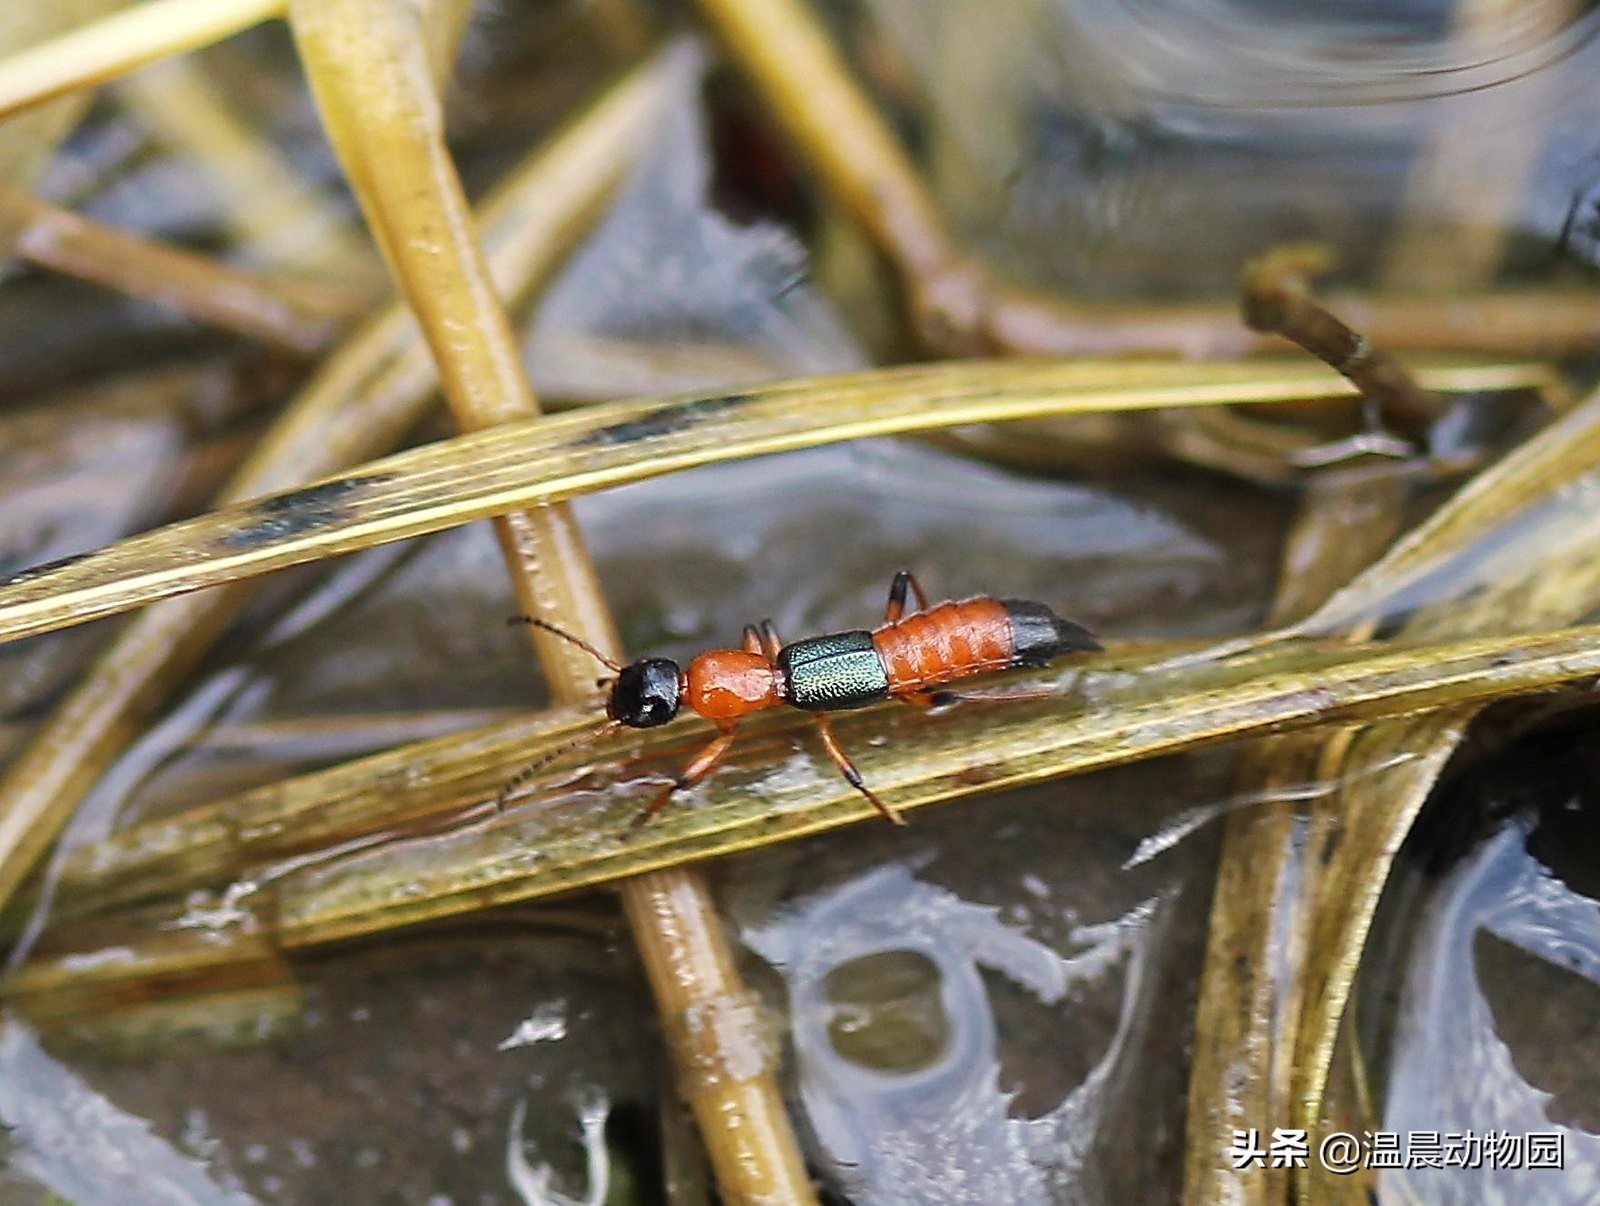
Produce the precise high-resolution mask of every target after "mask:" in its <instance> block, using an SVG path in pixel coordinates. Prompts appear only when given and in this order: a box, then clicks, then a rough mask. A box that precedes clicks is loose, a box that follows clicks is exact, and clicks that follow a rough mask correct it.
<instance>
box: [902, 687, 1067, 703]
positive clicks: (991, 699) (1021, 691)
mask: <svg viewBox="0 0 1600 1206" xmlns="http://www.w3.org/2000/svg"><path fill="white" fill-rule="evenodd" d="M1060 698H1061V691H1060V690H1059V689H1057V688H1055V687H991V688H989V689H988V690H985V691H929V692H928V704H929V706H930V707H935V708H948V707H949V706H950V705H951V704H958V703H1018V702H1021V701H1023V700H1028V699H1060Z"/></svg>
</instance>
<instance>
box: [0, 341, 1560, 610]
mask: <svg viewBox="0 0 1600 1206" xmlns="http://www.w3.org/2000/svg"><path fill="white" fill-rule="evenodd" d="M1548 376H1549V374H1548V370H1547V369H1545V368H1543V367H1542V366H1539V365H1534V364H1500V365H1480V366H1476V367H1455V368H1447V367H1440V368H1437V369H1435V370H1432V371H1425V372H1424V373H1423V374H1422V377H1423V380H1424V381H1426V382H1427V383H1428V384H1429V385H1430V386H1431V387H1433V388H1438V389H1452V388H1471V389H1486V388H1519V387H1537V386H1538V385H1541V384H1543V383H1545V382H1546V381H1547V380H1548ZM1348 391H1349V386H1348V384H1347V383H1345V382H1343V381H1341V380H1340V379H1339V378H1338V377H1337V376H1336V375H1334V374H1333V373H1331V372H1329V371H1328V370H1326V369H1323V368H1321V367H1320V366H1307V365H1304V364H1297V365H1293V366H1290V365H1279V364H1271V363H1260V362H1245V363H1239V364H1210V365H1188V364H1175V363H1164V362H1127V361H1068V362H1048V361H1045V362H1029V361H995V362H982V361H963V362H952V363H946V364H936V365H928V366H913V367H909V368H900V369H884V370H875V371H870V372H864V373H856V374H849V375H844V376H838V377H827V378H816V379H812V380H806V381H796V382H786V383H782V384H778V385H773V386H766V387H762V388H758V389H754V390H751V391H748V392H746V393H741V394H737V395H693V396H684V397H679V398H672V399H665V400H663V399H643V400H639V401H634V402H622V403H615V404H612V405H607V406H597V407H592V408H588V409H585V410H583V411H582V412H577V413H572V414H566V415H558V416H552V417H546V418H541V419H536V420H530V421H527V422H521V423H509V424H506V425H504V426H502V427H498V428H495V429H492V430H487V431H482V432H476V433H473V434H471V435H466V436H458V437H456V438H454V439H451V440H443V441H440V442H438V443H435V444H432V445H428V446H426V447H423V448H419V449H415V450H412V451H410V452H405V453H401V454H399V455H397V456H393V457H389V458H387V459H385V460H382V461H377V462H373V463H370V464H367V465H363V466H361V467H360V468H358V469H355V470H352V471H350V472H349V473H347V474H346V475H344V476H342V477H339V478H334V479H330V480H325V481H322V482H320V483H317V484H314V485H312V486H309V487H306V488H304V489H302V490H297V491H294V492H291V493H288V494H280V495H276V496H273V497H269V498H263V499H260V500H258V501H256V502H253V503H250V504H248V505H240V506H234V507H230V508H225V509H221V510H218V511H216V512H213V513H212V514H210V515H208V516H205V517H203V518H200V519H195V520H191V521H188V522H185V523H180V524H173V525H169V526H168V527H165V528H161V529H158V530H156V531H154V532H150V533H146V534H144V535H141V536H135V537H131V538H129V539H127V540H124V541H120V542H118V543H117V544H115V545H112V546H110V547H109V548H107V549H104V550H101V551H99V552H96V553H91V554H89V555H87V556H85V557H83V558H81V559H79V560H76V561H73V562H70V563H67V564H63V565H57V566H44V567H39V568H36V569H33V570H27V571H24V572H23V574H21V575H19V576H18V577H17V578H14V579H12V580H11V581H10V582H9V583H6V584H3V585H0V642H3V641H9V640H15V639H17V638H19V637H23V636H28V635H32V634H34V633H39V632H48V631H51V630H52V629H56V628H62V627H66V626H69V625H72V624H79V623H84V622H86V621H88V620H92V619H96V618H99V617H100V616H105V615H111V614H114V613H116V612H119V611H125V610H127V609H129V608H132V607H137V606H139V605H141V604H143V603H149V602H153V601H155V600H157V599H162V598H168V597H170V596H173V595H178V594H183V593H186V592H188V591H193V590H198V589H200V588H201V587H205V586H216V585H220V584H222V583H226V582H231V581H234V580H236V579H238V578H242V577H248V576H251V575H254V574H260V573H265V572H267V571H268V570H273V569H281V568H283V567H285V566H289V565H296V564H300V563H302V562H305V561H311V560H316V559H318V558H322V557H330V556H335V555H337V554H340V553H347V552H353V551H355V550H357V549H362V548H368V547H371V546H372V545H376V544H383V543H386V542H389V541H393V540H402V539H405V538H407V537H410V536H419V535H423V534H426V533H429V532H436V531H440V530H442V529H444V528H448V527H453V526H455V525H458V524H462V523H466V522H468V521H470V520H474V519H481V518H484V517H486V516H490V515H496V514H501V513H504V512H507V511H510V510H512V509H514V508H517V507H524V506H527V505H529V504H542V503H551V502H556V501H559V500H561V499H565V498H570V497H572V496H573V495H576V494H581V493H585V492H587V491H591V490H598V489H601V488H604V487H607V486H615V485H622V484H624V483H626V482H632V481H639V480H642V479H644V478H648V477H653V476H657V475H659V474H663V473H668V472H672V471H675V470H678V469H686V468H691V467H694V466H696V465H706V464H712V463H715V462H719V461H726V460H732V459H736V458H742V457H750V456H758V455H761V454H764V453H771V452H783V451H788V450H791V449H795V448H808V447H815V446H817V445H819V444H824V443H830V442H836V441H840V440H850V439H860V438H863V437H867V436H877V435H890V434H897V433H905V432H914V431H928V430H932V429H935V428H939V427H947V426H953V425H957V424H963V423H981V422H995V421H1003V420H1006V419H1018V418H1040V417H1047V416H1053V415H1068V414H1088V413H1095V412H1103V411H1113V410H1135V409H1155V408H1164V407H1173V406H1208V405H1217V404H1222V403H1229V402H1244V401H1248V402H1270V401H1275V400H1285V399H1291V398H1303V397H1308V396H1309V397H1325V396H1335V397H1342V396H1347V394H1348Z"/></svg>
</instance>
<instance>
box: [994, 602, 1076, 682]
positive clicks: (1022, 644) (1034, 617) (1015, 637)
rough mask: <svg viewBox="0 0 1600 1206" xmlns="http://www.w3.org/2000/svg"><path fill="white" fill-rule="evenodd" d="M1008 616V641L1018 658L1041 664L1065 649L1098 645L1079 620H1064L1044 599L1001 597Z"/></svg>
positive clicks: (1026, 661) (1074, 651)
mask: <svg viewBox="0 0 1600 1206" xmlns="http://www.w3.org/2000/svg"><path fill="white" fill-rule="evenodd" d="M1000 602H1001V604H1002V605H1003V606H1004V607H1005V609H1006V615H1007V616H1009V617H1010V619H1011V641H1012V646H1013V649H1014V650H1015V656H1016V659H1017V661H1019V662H1021V663H1023V664H1025V665H1040V666H1042V665H1044V664H1045V663H1046V662H1051V661H1054V660H1055V659H1056V658H1058V657H1061V656H1063V655H1064V654H1068V653H1091V652H1093V651H1094V650H1097V649H1099V648H1100V642H1099V641H1097V640H1095V638H1094V634H1093V633H1092V632H1090V631H1089V630H1088V629H1087V628H1085V627H1084V626H1083V625H1081V624H1074V623H1073V622H1072V621H1071V620H1063V619H1062V618H1061V617H1060V616H1058V615H1056V613H1055V612H1053V611H1051V610H1050V609H1049V608H1048V607H1046V606H1045V605H1044V604H1043V603H1035V602H1033V601H1032V600H1031V599H1002V600H1000Z"/></svg>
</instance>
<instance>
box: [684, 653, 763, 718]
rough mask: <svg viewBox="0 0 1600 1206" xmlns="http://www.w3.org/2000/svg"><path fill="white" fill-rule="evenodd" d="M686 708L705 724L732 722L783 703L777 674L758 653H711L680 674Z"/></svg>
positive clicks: (703, 655)
mask: <svg viewBox="0 0 1600 1206" xmlns="http://www.w3.org/2000/svg"><path fill="white" fill-rule="evenodd" d="M684 680H685V681H684V688H685V692H686V695H687V698H688V701H689V706H690V707H691V708H693V709H694V710H695V711H696V712H698V713H700V715H702V716H704V717H705V718H706V719H707V720H735V719H737V718H738V717H740V716H744V715H745V714H747V713H749V712H759V711H760V710H761V709H762V708H770V707H773V706H774V705H776V704H780V703H782V702H783V696H782V693H781V691H780V690H779V682H778V675H777V672H776V671H775V670H774V669H773V668H772V663H771V662H769V661H767V659H766V658H765V657H763V656H762V655H760V654H758V653H746V652H744V651H743V650H739V649H714V650H712V651H711V652H710V653H702V654H701V655H700V656H699V657H697V658H695V659H694V660H693V661H692V662H690V663H689V668H688V670H687V671H685V672H684Z"/></svg>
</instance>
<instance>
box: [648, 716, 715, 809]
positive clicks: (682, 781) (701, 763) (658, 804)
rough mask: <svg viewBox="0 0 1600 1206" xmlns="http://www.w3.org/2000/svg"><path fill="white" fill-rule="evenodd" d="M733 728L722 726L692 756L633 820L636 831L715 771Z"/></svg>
mask: <svg viewBox="0 0 1600 1206" xmlns="http://www.w3.org/2000/svg"><path fill="white" fill-rule="evenodd" d="M733 729H734V726H733V725H731V724H730V725H725V726H722V732H720V733H718V734H717V735H716V736H715V737H713V738H712V739H711V740H710V741H709V742H707V743H706V745H705V747H704V748H703V749H701V751H700V752H699V753H698V754H696V755H695V756H694V758H693V759H692V760H691V761H690V763H689V765H688V766H686V767H684V768H683V770H682V771H681V772H680V773H679V775H678V777H677V778H676V779H674V780H673V781H672V785H671V786H670V787H668V788H667V789H666V790H665V791H663V792H662V793H661V794H660V795H659V796H657V797H656V798H655V799H654V800H652V801H651V802H650V806H649V807H648V808H646V809H645V810H644V811H643V812H641V813H640V814H639V815H638V816H636V817H634V818H633V827H634V828H635V829H637V828H638V827H639V826H640V825H643V824H644V823H645V822H646V821H648V820H649V819H650V818H651V817H653V816H655V815H656V813H658V812H660V811H661V810H662V809H663V808H665V807H666V806H667V804H668V802H669V801H670V800H671V799H672V797H673V796H674V795H676V794H677V793H678V792H680V791H687V790H688V789H689V788H691V787H693V786H694V785H695V784H697V783H699V782H700V781H701V780H703V779H704V778H705V777H706V776H707V775H709V774H710V773H711V772H712V771H714V770H716V769H717V764H718V763H719V762H721V761H722V758H723V755H725V754H726V753H727V752H728V747H729V746H731V745H732V744H733V738H734V731H733Z"/></svg>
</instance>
